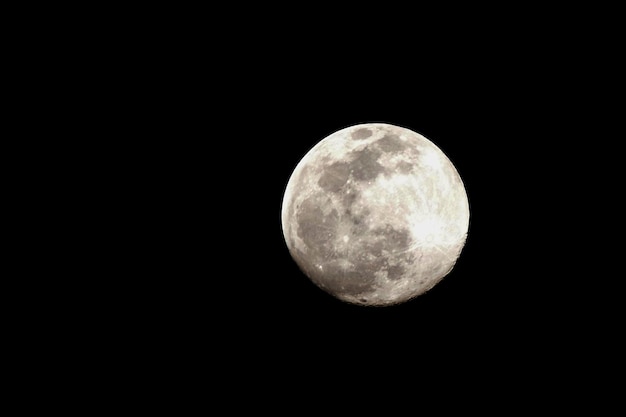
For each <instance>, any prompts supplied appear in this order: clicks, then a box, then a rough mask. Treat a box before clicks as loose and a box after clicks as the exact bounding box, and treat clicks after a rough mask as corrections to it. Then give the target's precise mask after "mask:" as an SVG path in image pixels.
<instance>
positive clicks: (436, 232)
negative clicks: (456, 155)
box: [281, 123, 470, 306]
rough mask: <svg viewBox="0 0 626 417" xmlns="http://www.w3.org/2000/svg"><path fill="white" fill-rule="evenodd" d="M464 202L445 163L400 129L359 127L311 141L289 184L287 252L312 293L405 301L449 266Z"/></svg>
mask: <svg viewBox="0 0 626 417" xmlns="http://www.w3.org/2000/svg"><path fill="white" fill-rule="evenodd" d="M469 216H470V215H469V204H468V199H467V194H466V191H465V187H464V185H463V182H462V180H461V177H460V176H459V173H458V172H457V170H456V168H455V167H454V165H453V164H452V162H451V161H450V160H449V159H448V157H447V156H446V155H445V154H444V153H443V152H442V151H441V150H440V149H439V148H438V147H437V146H436V145H435V144H434V143H433V142H431V141H430V140H428V139H426V138H425V137H424V136H422V135H420V134H419V133H416V132H414V131H412V130H409V129H407V128H404V127H399V126H395V125H391V124H386V123H367V124H359V125H354V126H350V127H347V128H344V129H341V130H339V131H337V132H335V133H332V134H331V135H329V136H327V137H326V138H324V139H322V140H321V141H320V142H318V143H317V144H316V145H315V146H314V147H313V148H312V149H311V150H310V151H309V152H308V153H307V154H306V155H304V157H303V158H302V159H301V160H300V162H299V163H298V164H297V165H296V167H295V169H294V171H293V173H292V175H291V177H290V178H289V181H288V183H287V186H286V189H285V193H284V197H283V202H282V211H281V223H282V229H283V235H284V238H285V242H286V244H287V248H288V249H289V252H290V254H291V256H292V257H293V259H294V260H295V262H296V264H297V265H298V266H299V268H300V269H301V270H302V271H303V272H304V274H306V276H308V277H309V278H310V279H311V280H312V281H313V282H314V283H315V284H316V285H317V286H319V287H320V288H321V289H323V290H324V291H326V292H327V293H329V294H331V295H333V296H334V297H336V298H338V299H340V300H342V301H345V302H348V303H352V304H358V305H365V306H386V305H393V304H399V303H403V302H406V301H408V300H411V299H413V298H415V297H417V296H419V295H421V294H423V293H425V292H426V291H428V290H429V289H431V288H432V287H433V286H434V285H436V284H437V283H438V282H440V281H441V280H442V279H443V277H445V276H446V275H447V274H448V273H449V272H450V271H451V270H452V268H453V267H454V265H455V263H456V261H457V259H458V257H459V256H460V254H461V251H462V249H463V246H464V245H465V241H466V238H467V232H468V227H469Z"/></svg>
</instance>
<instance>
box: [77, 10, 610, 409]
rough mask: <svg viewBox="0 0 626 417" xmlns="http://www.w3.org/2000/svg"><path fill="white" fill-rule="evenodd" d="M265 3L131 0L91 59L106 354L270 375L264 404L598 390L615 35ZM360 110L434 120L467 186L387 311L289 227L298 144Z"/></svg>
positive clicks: (255, 387)
mask: <svg viewBox="0 0 626 417" xmlns="http://www.w3.org/2000/svg"><path fill="white" fill-rule="evenodd" d="M264 11H265V12H266V13H269V14H270V15H272V16H273V18H272V19H269V20H268V19H266V20H262V19H260V20H256V19H255V18H254V17H251V18H249V19H248V20H246V19H239V18H235V17H233V18H232V19H230V18H225V21H226V22H229V24H227V25H226V26H219V25H216V24H213V23H214V22H215V21H216V20H221V17H220V16H221V15H220V14H219V13H216V14H215V15H212V16H213V17H212V18H211V20H210V21H211V22H213V23H211V24H209V23H208V22H202V21H200V22H196V21H194V22H191V21H190V20H188V15H184V16H187V18H185V19H182V20H180V21H178V20H176V19H167V20H166V22H168V24H164V23H163V20H154V21H151V20H150V19H147V18H145V17H143V18H141V19H139V18H138V17H136V19H135V20H132V19H131V21H130V23H131V24H129V25H128V27H129V28H131V29H132V28H136V29H137V31H136V33H132V34H130V33H128V32H132V30H129V31H128V32H124V34H125V35H124V36H121V37H120V39H117V40H115V42H112V41H113V40H112V38H111V37H108V36H105V37H104V38H103V40H102V41H99V42H95V41H94V42H92V43H90V44H89V48H88V49H87V50H91V51H98V53H96V54H94V55H93V56H92V57H91V58H90V59H91V61H85V60H82V61H81V62H82V65H83V67H82V68H83V70H82V71H77V73H78V74H79V75H77V76H80V77H84V78H85V79H86V81H85V85H86V86H87V87H84V88H83V90H82V91H81V92H80V93H79V94H78V95H77V96H76V98H75V100H76V103H75V104H76V106H77V107H81V106H82V107H83V108H82V110H81V115H83V113H84V115H83V116H84V117H83V118H82V120H83V121H84V122H85V126H86V127H85V128H84V129H83V130H82V131H81V132H83V133H84V132H91V133H94V136H97V137H98V140H97V145H96V146H97V148H98V149H97V151H96V152H95V153H93V154H90V155H93V156H90V158H86V159H85V160H84V162H83V163H85V164H86V165H91V164H92V163H93V164H96V163H98V165H97V167H98V170H100V173H99V176H100V178H99V179H98V180H97V184H94V183H89V184H88V188H90V189H94V188H96V189H99V190H102V192H101V193H100V194H101V196H100V197H99V198H98V200H97V201H96V203H95V206H96V208H97V210H98V212H99V213H101V214H98V215H97V216H95V217H94V218H93V219H97V228H98V233H96V236H98V237H100V236H101V237H102V238H101V239H99V242H101V243H100V245H101V246H102V250H99V251H98V252H97V254H93V253H92V254H91V255H90V256H93V257H95V258H97V259H96V260H94V258H87V259H86V261H87V264H88V265H90V266H89V268H92V269H95V270H96V271H95V272H94V274H95V275H98V276H101V280H100V279H98V280H97V284H95V285H94V286H95V287H96V288H93V289H92V288H91V286H92V284H89V287H90V291H86V293H87V294H88V295H83V296H82V297H80V300H81V302H82V303H84V304H85V308H86V309H95V310H97V313H96V315H95V316H94V317H95V318H94V319H93V320H92V316H89V319H88V320H87V324H86V325H85V329H87V330H86V331H88V332H90V333H91V334H92V335H93V336H92V338H93V341H94V343H95V344H97V345H98V347H99V348H100V349H102V351H103V352H105V354H104V355H103V356H100V358H101V360H102V363H103V368H107V367H109V366H110V367H111V369H118V370H119V372H120V373H121V374H122V375H125V376H128V377H129V379H130V380H131V381H139V382H137V385H143V386H148V387H154V389H155V390H158V389H162V388H160V387H166V391H167V390H170V389H171V390H174V389H176V388H175V387H178V389H180V391H181V392H185V393H188V395H191V396H194V395H196V394H197V393H198V392H200V394H201V393H202V390H209V388H208V386H209V385H211V384H216V385H218V386H219V389H218V392H226V393H240V394H241V397H243V399H242V400H241V401H244V400H245V399H247V398H250V397H252V396H254V395H255V393H257V392H258V391H259V390H263V387H267V386H268V385H269V386H271V387H275V391H272V390H273V388H270V391H271V393H270V394H268V393H265V394H263V395H262V397H263V400H262V401H264V402H268V403H270V404H274V401H276V403H284V402H283V401H282V400H280V401H279V400H275V397H280V396H281V395H283V393H284V392H287V391H288V392H289V393H290V394H289V395H290V398H294V397H291V396H294V395H295V396H296V397H295V398H301V399H303V401H306V404H309V403H310V402H311V399H312V398H322V399H331V400H332V399H335V398H339V399H343V400H345V402H346V403H347V404H348V405H350V404H353V405H358V404H361V405H362V404H363V402H364V401H366V400H367V399H368V398H371V397H375V396H377V395H378V397H377V398H378V399H379V400H381V401H382V403H383V405H386V406H387V407H388V406H390V405H389V404H392V403H393V404H397V403H398V402H399V400H398V397H400V398H403V399H404V400H402V401H400V403H402V404H404V403H405V402H408V401H410V402H414V401H415V398H418V399H419V398H421V397H420V396H422V395H423V396H427V395H430V394H427V393H430V392H433V391H434V392H441V391H447V390H448V389H452V388H458V390H455V391H454V392H455V395H460V394H461V393H462V392H463V391H464V388H465V387H476V385H479V386H480V387H482V388H479V389H478V390H479V391H480V392H483V394H481V395H478V396H476V395H475V396H474V397H473V401H476V402H477V403H478V404H483V405H484V404H485V403H483V401H485V397H486V396H487V397H488V396H490V395H497V396H498V398H501V399H504V400H505V402H506V403H507V404H509V405H508V407H513V409H516V410H518V409H519V408H517V406H518V405H519V406H522V405H526V406H528V407H529V408H532V404H537V403H536V401H540V400H542V399H544V398H551V399H555V394H554V392H553V391H552V388H553V385H559V386H561V387H562V386H564V385H568V386H572V388H579V387H587V386H588V382H584V381H581V380H580V375H581V373H582V372H585V373H586V374H594V373H595V372H597V371H599V370H602V369H606V368H605V364H604V363H603V362H602V358H603V355H602V354H600V353H599V352H606V351H607V350H610V349H612V348H613V346H614V340H615V336H616V332H615V328H614V327H613V323H614V318H615V317H616V316H618V314H617V311H618V304H617V303H616V302H615V301H614V300H612V298H611V297H608V296H607V293H606V291H605V287H606V284H607V282H608V281H610V280H611V279H613V276H614V275H612V274H611V273H609V272H607V271H605V266H606V265H607V264H609V263H608V262H597V261H596V260H597V259H598V257H597V252H598V250H599V248H598V246H597V244H595V243H594V242H597V240H596V238H595V237H589V234H594V233H595V231H596V230H597V229H599V228H600V227H599V226H598V224H597V223H596V222H595V221H590V219H597V218H599V217H598V216H596V215H593V216H592V215H590V214H589V213H590V212H592V209H593V210H596V209H597V205H598V204H599V205H601V206H602V207H603V208H604V207H605V206H610V205H611V202H608V201H606V197H605V195H604V194H603V193H602V191H601V190H600V189H599V187H598V185H597V184H598V182H592V181H590V180H589V175H588V166H589V163H590V162H589V161H596V162H597V160H604V159H605V158H607V151H605V150H604V149H603V148H602V147H594V146H589V144H590V143H592V142H593V140H594V138H597V135H598V130H599V129H600V128H601V127H602V125H603V123H602V120H603V118H606V117H610V116H608V114H607V113H604V112H603V113H602V117H598V116H597V114H596V111H597V106H598V105H599V103H601V99H600V98H599V97H598V96H597V95H596V94H597V92H598V91H604V88H605V87H604V86H603V85H602V79H603V72H602V71H599V72H600V74H598V71H597V70H595V71H594V68H596V67H597V65H598V63H599V62H601V58H602V55H603V53H602V51H599V50H598V49H597V48H596V47H595V46H594V47H593V48H592V47H585V45H586V40H585V39H586V38H585V36H580V35H581V32H579V31H578V30H569V29H567V28H563V27H561V26H555V22H561V21H562V20H560V18H559V16H560V15H559V14H558V13H557V14H553V15H549V14H544V13H543V12H542V13H539V14H537V15H533V16H534V17H533V18H532V19H530V20H528V19H526V18H521V17H520V18H518V19H517V20H516V19H513V17H512V16H513V15H511V14H503V15H502V16H500V17H501V18H500V19H495V20H492V19H489V18H487V17H484V18H483V19H482V20H472V19H465V18H464V11H456V12H454V13H453V14H452V15H449V14H447V13H444V14H443V15H440V17H442V19H440V20H439V21H438V22H439V23H435V22H434V21H432V22H431V21H430V19H425V18H424V19H420V18H417V17H415V15H410V16H406V17H405V19H401V16H400V15H401V13H396V12H392V11H389V12H388V15H386V16H380V17H377V20H376V21H377V22H378V24H376V25H373V24H371V21H372V18H373V13H374V14H375V13H378V12H379V11H374V10H371V11H365V17H366V19H365V20H358V19H357V18H353V19H355V20H354V23H353V24H350V25H346V19H345V18H340V17H337V18H336V19H330V20H328V19H324V20H322V21H320V20H315V19H312V20H310V21H308V20H306V19H295V18H294V19H282V18H280V17H279V16H280V14H273V13H272V12H271V11H270V12H268V11H267V10H264ZM475 12H476V13H478V15H481V16H483V15H482V11H480V10H479V11H475ZM281 13H282V12H281ZM490 13H491V12H490ZM332 15H333V16H334V13H333V14H332ZM246 16H254V12H253V11H248V13H246ZM484 16H487V15H486V14H485V15H484ZM413 17H415V19H413ZM139 20H140V21H141V22H142V24H141V25H135V23H137V21H139ZM175 20H176V21H175ZM200 20H201V19H200ZM305 20H306V21H307V22H309V23H308V24H305ZM250 21H253V22H254V24H250ZM365 22H369V23H368V24H366V23H365ZM472 22H474V23H472ZM528 22H532V24H529V23H528ZM106 33H110V32H106ZM96 43H97V44H96ZM102 45H105V46H107V47H108V48H109V49H108V50H106V51H105V50H103V49H102V48H103V46H102ZM111 45H113V47H111ZM609 55H610V54H609ZM109 56H110V57H111V58H110V59H108V58H107V57H109ZM606 67H610V65H606V66H605V65H601V68H606ZM85 97H87V98H89V100H92V99H93V98H94V97H95V98H97V100H96V101H97V102H98V106H97V107H95V106H94V107H90V106H85V105H84V103H85V102H86V101H87V99H85ZM365 122H385V123H391V124H397V125H400V126H403V127H406V128H409V129H412V130H415V131H417V132H419V133H421V134H423V135H424V136H426V137H427V138H429V139H430V140H432V141H433V142H434V143H435V144H436V145H437V146H438V147H439V148H440V149H441V150H442V151H443V152H444V153H446V155H447V156H448V157H449V158H450V159H451V161H452V162H453V163H454V165H455V166H456V168H457V170H458V171H459V173H460V175H461V177H462V179H463V181H464V183H465V186H466V190H467V194H468V198H469V203H470V227H469V233H468V238H467V243H466V245H465V247H464V249H463V252H462V253H461V256H460V258H459V260H458V262H457V264H456V266H455V268H454V269H453V270H452V272H451V273H450V274H449V275H448V276H447V277H446V278H444V280H443V281H442V282H440V283H439V284H438V285H437V286H435V287H434V288H433V289H432V290H431V291H429V292H428V293H426V294H425V295H423V296H420V297H418V298H417V299H415V300H412V301H410V302H407V303H405V304H402V305H398V306H392V307H385V308H364V307H358V306H353V305H349V304H346V303H343V302H341V301H338V300H336V299H334V298H333V297H331V296H330V295H328V294H326V293H324V292H323V291H322V290H320V289H318V288H317V287H315V286H314V285H313V284H312V283H311V282H310V281H309V280H308V279H307V278H306V277H305V276H304V275H303V274H302V273H301V272H300V271H299V269H298V267H297V266H296V264H295V262H294V261H293V260H292V259H291V257H290V255H289V252H288V250H287V247H286V245H285V242H284V239H283V235H282V230H281V224H280V211H281V203H282V197H283V192H284V189H285V186H286V185H287V181H288V179H289V176H290V175H291V172H292V170H293V169H294V168H295V166H296V164H297V163H298V162H299V160H300V158H302V157H303V156H304V155H305V154H306V152H307V151H308V150H309V149H310V148H311V147H313V146H314V145H315V144H316V143H317V142H318V141H319V140H321V139H322V138H324V137H325V136H327V135H329V134H330V133H333V132H334V131H336V130H339V129H341V128H344V127H347V126H349V125H352V124H357V123H365ZM592 132H593V134H592ZM96 161H97V162H96ZM100 164H101V165H100ZM600 165H602V167H601V168H600V169H601V170H606V176H607V177H608V176H610V175H612V174H611V173H609V171H610V170H612V169H614V166H612V165H611V164H600ZM607 167H608V168H607ZM596 172H597V171H596ZM601 172H603V175H604V172H605V171H601ZM107 196H108V197H107ZM590 206H592V207H590ZM594 212H595V211H594ZM93 219H92V220H93ZM89 230H91V229H89ZM88 234H91V235H93V234H94V232H91V231H89V232H88ZM608 257H610V255H606V254H605V253H603V254H602V257H600V258H599V259H606V258H608ZM609 265H610V264H609ZM84 285H86V286H87V284H84ZM94 306H97V307H95V308H94ZM590 344H591V345H592V348H591V349H589V348H587V346H589V345H590ZM133 378H134V379H133ZM404 378H406V379H407V380H408V381H409V382H408V384H407V383H403V382H401V381H403V380H404ZM525 379H530V380H531V381H532V383H531V387H522V388H521V389H520V388H519V385H520V381H522V380H525ZM120 383H121V382H120ZM577 384H579V385H578V387H575V386H576V385H577ZM130 385H132V382H131V383H130ZM584 389H585V388H583V390H584ZM483 390H484V391H483ZM387 391H388V392H389V394H387ZM263 392H265V391H263ZM529 392H530V394H529V395H530V397H531V399H532V401H528V397H526V394H528V393H529ZM456 393H458V394H456ZM213 394H214V395H213V396H212V398H214V397H215V396H219V395H215V391H213ZM198 395H199V394H198ZM392 399H393V400H392ZM558 401H559V397H558V396H557V398H556V401H555V402H556V403H558ZM520 404H522V405H520Z"/></svg>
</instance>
